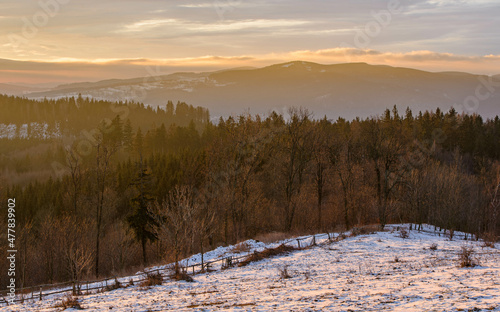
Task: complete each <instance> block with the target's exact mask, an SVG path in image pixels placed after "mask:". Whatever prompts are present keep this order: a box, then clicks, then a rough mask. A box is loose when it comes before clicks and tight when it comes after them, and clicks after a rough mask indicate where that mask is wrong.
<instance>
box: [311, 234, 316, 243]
mask: <svg viewBox="0 0 500 312" xmlns="http://www.w3.org/2000/svg"><path fill="white" fill-rule="evenodd" d="M312 246H316V235H313V240H312Z"/></svg>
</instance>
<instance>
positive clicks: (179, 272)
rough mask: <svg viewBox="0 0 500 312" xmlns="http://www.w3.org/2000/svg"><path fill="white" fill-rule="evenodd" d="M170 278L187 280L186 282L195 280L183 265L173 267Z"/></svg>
mask: <svg viewBox="0 0 500 312" xmlns="http://www.w3.org/2000/svg"><path fill="white" fill-rule="evenodd" d="M170 278H171V279H173V280H175V281H186V282H189V283H191V282H194V279H193V278H192V277H191V276H190V275H189V274H188V273H187V272H186V270H185V269H184V268H183V267H180V266H177V267H174V268H173V269H172V274H171V275H170Z"/></svg>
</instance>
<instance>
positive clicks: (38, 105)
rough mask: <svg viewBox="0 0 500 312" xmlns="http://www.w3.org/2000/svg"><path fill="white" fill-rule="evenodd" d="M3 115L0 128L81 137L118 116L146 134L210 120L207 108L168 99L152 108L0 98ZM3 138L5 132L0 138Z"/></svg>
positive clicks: (70, 100) (71, 100)
mask: <svg viewBox="0 0 500 312" xmlns="http://www.w3.org/2000/svg"><path fill="white" fill-rule="evenodd" d="M0 112H1V114H0V125H2V124H3V125H11V126H12V125H14V126H15V129H16V130H17V131H18V132H19V130H20V129H21V128H22V127H23V125H24V126H25V127H26V128H27V129H26V131H27V130H28V129H29V130H31V127H32V126H33V128H34V127H35V124H36V125H44V127H47V129H46V130H45V132H46V133H54V132H57V133H60V134H63V135H64V134H65V135H78V134H80V132H81V131H84V130H87V131H88V130H90V129H92V128H95V127H97V126H98V125H99V124H102V123H103V122H104V123H106V122H107V123H109V121H110V120H112V119H113V118H115V117H116V116H119V117H120V119H121V120H122V121H123V122H124V123H125V122H127V120H129V121H130V125H131V126H132V128H133V129H135V130H137V128H139V127H140V128H141V129H142V130H143V131H147V130H149V129H151V128H153V127H154V126H158V127H159V126H160V125H161V124H164V125H165V127H169V126H170V125H172V124H176V125H178V126H187V125H189V123H190V122H191V121H193V122H194V123H195V124H196V125H198V126H200V125H202V124H205V123H206V122H207V121H208V120H209V112H208V110H207V109H205V108H202V107H193V106H192V105H188V104H186V103H183V102H178V103H177V105H174V104H173V103H172V102H171V101H168V102H167V100H165V104H164V105H163V106H159V107H157V108H152V107H150V106H146V105H144V104H142V103H135V102H110V101H102V100H94V99H89V98H83V97H81V96H79V97H77V98H75V97H70V98H60V99H57V100H53V99H44V100H39V101H36V100H30V99H27V98H23V97H15V96H7V95H0ZM32 124H33V125H32ZM4 131H6V130H4ZM18 134H19V133H18ZM1 135H2V133H0V137H1ZM25 136H32V133H31V132H29V133H27V134H25ZM36 136H40V134H37V133H33V136H32V138H33V137H36Z"/></svg>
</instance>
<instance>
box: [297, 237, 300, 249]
mask: <svg viewBox="0 0 500 312" xmlns="http://www.w3.org/2000/svg"><path fill="white" fill-rule="evenodd" d="M297 246H298V247H299V249H300V240H299V239H297Z"/></svg>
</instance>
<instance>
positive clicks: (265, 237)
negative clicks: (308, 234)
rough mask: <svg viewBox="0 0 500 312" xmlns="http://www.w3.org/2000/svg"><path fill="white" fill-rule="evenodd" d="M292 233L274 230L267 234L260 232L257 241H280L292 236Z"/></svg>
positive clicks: (266, 242)
mask: <svg viewBox="0 0 500 312" xmlns="http://www.w3.org/2000/svg"><path fill="white" fill-rule="evenodd" d="M291 237H292V235H291V234H288V233H282V232H272V233H267V234H259V235H257V236H256V237H255V240H256V241H259V242H263V243H265V244H270V243H274V242H278V241H282V240H285V239H289V238H291Z"/></svg>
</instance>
